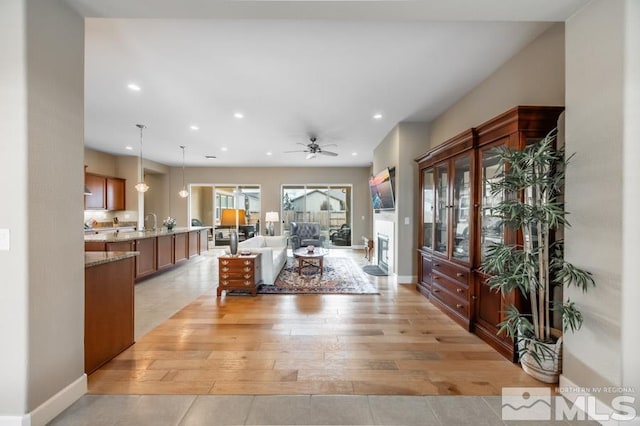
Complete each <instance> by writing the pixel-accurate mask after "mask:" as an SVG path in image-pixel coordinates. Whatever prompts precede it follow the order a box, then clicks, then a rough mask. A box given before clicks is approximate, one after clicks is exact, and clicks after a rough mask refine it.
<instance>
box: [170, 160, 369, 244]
mask: <svg viewBox="0 0 640 426" xmlns="http://www.w3.org/2000/svg"><path fill="white" fill-rule="evenodd" d="M369 174H370V171H369V168H368V167H187V168H185V182H186V184H187V185H189V184H192V183H193V184H209V183H210V184H217V185H225V184H242V185H259V186H260V188H261V194H260V202H261V214H262V217H261V218H260V222H261V223H264V215H265V213H266V212H269V211H276V212H280V209H281V204H282V200H281V198H282V194H281V187H282V185H284V184H336V185H341V184H352V185H353V212H352V213H353V226H352V233H351V238H352V244H354V245H359V244H362V240H361V237H362V236H369V235H370V234H371V226H372V225H371V200H370V195H369ZM169 188H170V190H169V193H168V200H169V214H170V215H171V216H173V217H175V218H176V220H177V221H178V223H179V224H181V223H183V224H184V223H187V207H188V201H187V200H188V198H180V197H179V196H178V191H180V189H181V188H182V168H181V167H172V168H171V170H170V173H169ZM350 213H351V212H350ZM363 218H364V219H363ZM281 225H282V224H281V223H277V224H275V227H274V228H275V229H274V230H275V233H276V234H277V235H281V234H282V229H281ZM262 229H263V228H262Z"/></svg>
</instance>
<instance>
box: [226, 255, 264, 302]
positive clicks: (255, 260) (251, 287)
mask: <svg viewBox="0 0 640 426" xmlns="http://www.w3.org/2000/svg"><path fill="white" fill-rule="evenodd" d="M260 281H262V273H261V270H260V253H254V254H250V255H247V256H231V255H225V256H220V257H219V258H218V296H220V295H221V294H222V291H223V290H246V291H250V292H251V294H252V295H253V296H255V295H256V293H257V290H258V284H259V283H260Z"/></svg>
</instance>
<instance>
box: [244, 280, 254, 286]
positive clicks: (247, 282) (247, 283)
mask: <svg viewBox="0 0 640 426" xmlns="http://www.w3.org/2000/svg"><path fill="white" fill-rule="evenodd" d="M252 284H253V283H252V282H251V281H245V282H244V285H252Z"/></svg>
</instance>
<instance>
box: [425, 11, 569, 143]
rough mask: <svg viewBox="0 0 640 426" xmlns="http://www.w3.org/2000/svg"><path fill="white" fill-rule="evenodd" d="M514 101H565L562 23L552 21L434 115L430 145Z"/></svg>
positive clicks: (506, 108) (496, 113)
mask: <svg viewBox="0 0 640 426" xmlns="http://www.w3.org/2000/svg"><path fill="white" fill-rule="evenodd" d="M517 105H546V106H562V105H564V24H562V23H558V24H555V25H553V26H552V27H551V28H549V29H548V30H547V31H545V32H544V33H543V34H542V35H540V37H538V38H536V39H535V40H534V41H532V42H531V43H529V45H527V46H526V47H525V48H524V49H522V50H521V51H520V52H518V53H517V54H516V55H514V56H513V57H512V58H511V59H509V60H508V61H507V62H506V63H505V64H504V65H502V66H501V67H500V68H499V69H498V70H497V71H496V72H494V73H493V74H491V76H489V77H488V78H487V79H486V80H484V81H483V82H482V83H480V84H479V85H478V86H476V87H475V88H474V89H473V90H472V91H471V92H469V93H467V94H466V95H465V96H464V97H463V98H462V99H460V101H458V102H457V103H456V104H455V105H453V106H452V107H451V108H449V109H448V110H447V111H445V112H444V113H443V114H441V115H440V116H439V117H438V118H436V119H435V120H434V121H433V122H432V123H431V134H430V143H431V146H432V147H435V146H436V145H439V144H441V143H442V142H444V141H446V140H447V139H449V138H451V137H453V136H455V135H457V134H459V133H461V132H463V131H465V130H467V129H469V128H471V127H475V126H478V125H479V124H482V123H483V122H485V121H486V120H489V119H490V118H493V117H495V116H496V115H498V114H501V113H503V112H505V111H507V110H508V109H510V108H513V107H514V106H517Z"/></svg>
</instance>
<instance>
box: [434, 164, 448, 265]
mask: <svg viewBox="0 0 640 426" xmlns="http://www.w3.org/2000/svg"><path fill="white" fill-rule="evenodd" d="M435 178H436V200H435V201H436V212H435V213H436V214H435V225H436V229H435V241H434V250H435V251H437V252H438V253H442V254H444V255H446V254H447V247H448V240H447V237H448V235H447V231H448V223H449V215H448V212H449V200H448V198H447V194H448V191H447V189H448V186H449V173H448V170H447V165H446V164H443V165H441V166H438V167H436V170H435Z"/></svg>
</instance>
